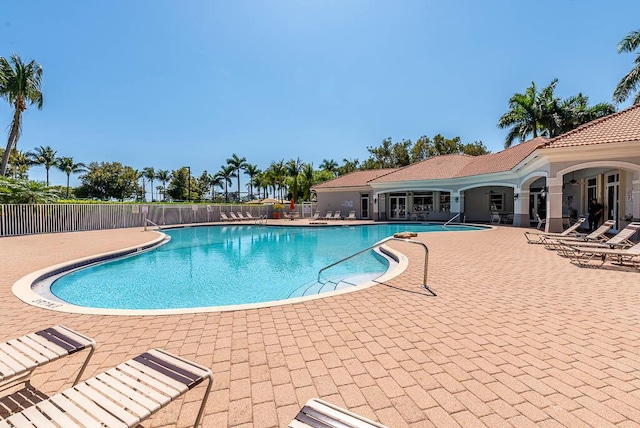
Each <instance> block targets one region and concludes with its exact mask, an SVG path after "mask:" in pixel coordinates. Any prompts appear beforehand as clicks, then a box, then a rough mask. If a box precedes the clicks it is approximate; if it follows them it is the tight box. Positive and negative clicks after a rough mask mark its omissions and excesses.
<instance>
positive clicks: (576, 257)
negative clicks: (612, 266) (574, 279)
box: [525, 220, 640, 268]
mask: <svg viewBox="0 0 640 428" xmlns="http://www.w3.org/2000/svg"><path fill="white" fill-rule="evenodd" d="M614 225H615V221H613V220H608V221H606V222H604V223H603V224H602V225H601V226H600V227H599V228H598V229H596V230H595V231H593V232H591V233H590V234H588V235H579V234H573V235H562V234H544V235H541V236H540V237H539V238H538V240H537V241H536V242H532V241H531V240H530V237H528V236H527V235H526V233H527V232H525V236H527V241H529V242H530V243H541V244H544V246H545V247H546V248H547V249H549V250H556V251H558V254H559V255H561V256H564V257H568V258H570V259H571V261H572V263H575V264H577V265H579V266H585V267H586V266H592V267H601V266H603V265H604V264H605V263H607V262H610V263H616V264H619V265H629V266H633V267H635V268H640V243H635V242H634V241H632V240H631V239H632V238H633V236H634V235H635V234H637V233H639V232H640V222H634V223H629V224H628V225H627V227H625V228H624V229H622V230H621V231H619V232H618V233H617V234H616V235H614V236H613V237H611V238H609V237H607V235H606V233H607V232H608V231H609V230H610V229H611V228H612V227H613V226H614Z"/></svg>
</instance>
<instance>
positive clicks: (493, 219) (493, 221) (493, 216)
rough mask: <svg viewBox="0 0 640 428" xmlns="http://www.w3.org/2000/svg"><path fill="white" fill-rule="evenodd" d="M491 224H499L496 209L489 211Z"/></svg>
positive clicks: (498, 215) (498, 214)
mask: <svg viewBox="0 0 640 428" xmlns="http://www.w3.org/2000/svg"><path fill="white" fill-rule="evenodd" d="M490 221H491V224H500V213H498V212H497V211H491V213H490Z"/></svg>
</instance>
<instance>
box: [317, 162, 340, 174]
mask: <svg viewBox="0 0 640 428" xmlns="http://www.w3.org/2000/svg"><path fill="white" fill-rule="evenodd" d="M320 169H321V170H323V171H329V172H330V173H332V174H333V175H336V176H337V175H338V162H336V161H334V160H333V159H331V160H327V159H323V160H322V163H321V164H320Z"/></svg>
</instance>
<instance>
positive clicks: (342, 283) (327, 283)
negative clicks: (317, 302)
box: [289, 273, 381, 298]
mask: <svg viewBox="0 0 640 428" xmlns="http://www.w3.org/2000/svg"><path fill="white" fill-rule="evenodd" d="M380 275H381V274H380V273H364V274H359V275H351V276H344V277H338V278H331V279H327V280H324V281H322V282H319V281H313V282H310V283H306V284H303V285H301V286H300V287H298V288H297V289H295V290H294V291H293V292H291V294H289V298H292V297H305V296H313V295H315V294H321V293H327V292H329V291H336V290H342V289H344V288H350V287H355V286H357V285H360V284H364V283H365V282H368V281H373V280H374V279H376V278H378V277H379V276H380Z"/></svg>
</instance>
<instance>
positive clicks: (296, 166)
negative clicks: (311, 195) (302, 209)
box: [286, 158, 304, 201]
mask: <svg viewBox="0 0 640 428" xmlns="http://www.w3.org/2000/svg"><path fill="white" fill-rule="evenodd" d="M303 166H304V162H302V161H301V160H300V158H297V159H295V160H294V159H291V160H290V161H289V162H287V164H286V172H287V175H288V176H289V177H291V179H292V181H293V186H292V187H293V189H292V193H293V200H294V201H297V200H298V175H300V172H301V171H302V167H303Z"/></svg>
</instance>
